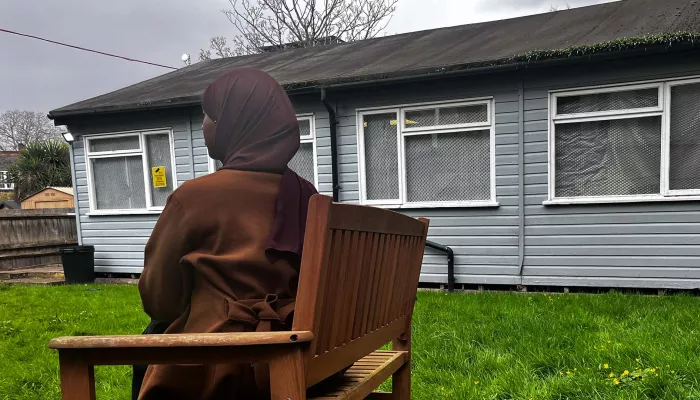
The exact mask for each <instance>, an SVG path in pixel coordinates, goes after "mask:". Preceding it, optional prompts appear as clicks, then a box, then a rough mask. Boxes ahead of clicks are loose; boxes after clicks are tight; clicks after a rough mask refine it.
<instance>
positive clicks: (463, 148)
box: [405, 130, 491, 202]
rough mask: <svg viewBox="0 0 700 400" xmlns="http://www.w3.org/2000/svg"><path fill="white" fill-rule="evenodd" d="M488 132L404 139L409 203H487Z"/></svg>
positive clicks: (488, 177) (488, 195)
mask: <svg viewBox="0 0 700 400" xmlns="http://www.w3.org/2000/svg"><path fill="white" fill-rule="evenodd" d="M490 139H491V132H490V131H488V130H483V131H472V132H458V133H440V134H434V135H416V136H406V137H405V141H406V190H407V194H408V201H409V202H433V201H465V200H489V199H490V198H491V156H490V153H491V146H490Z"/></svg>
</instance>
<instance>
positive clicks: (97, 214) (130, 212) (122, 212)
mask: <svg viewBox="0 0 700 400" xmlns="http://www.w3.org/2000/svg"><path fill="white" fill-rule="evenodd" d="M162 212H163V210H114V211H91V212H89V213H87V214H85V215H87V216H88V217H104V216H110V215H160V214H161V213H162Z"/></svg>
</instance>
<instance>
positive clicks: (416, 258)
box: [293, 196, 428, 386]
mask: <svg viewBox="0 0 700 400" xmlns="http://www.w3.org/2000/svg"><path fill="white" fill-rule="evenodd" d="M427 231H428V221H427V220H417V219H414V218H411V217H408V216H405V215H402V214H398V213H395V212H392V211H389V210H383V209H378V208H372V207H362V206H356V205H349V204H337V203H332V201H331V199H330V198H328V197H326V196H314V197H313V198H312V199H311V202H310V204H309V213H308V220H307V226H306V237H305V241H304V255H303V259H302V262H301V273H300V279H299V288H298V293H297V303H296V309H295V315H294V327H293V329H294V330H308V331H312V332H313V333H314V335H315V339H314V341H313V342H312V344H311V348H310V350H309V358H308V359H307V385H308V386H311V385H313V384H315V383H317V382H319V381H321V380H323V379H325V378H326V377H328V376H330V375H332V374H334V373H336V372H338V371H340V370H342V369H343V368H346V367H348V366H350V365H351V364H353V363H354V362H355V361H357V360H358V359H360V358H362V357H364V356H366V355H367V354H369V353H371V352H373V351H375V350H377V349H379V348H380V347H382V346H383V345H385V344H386V343H389V342H391V341H393V340H395V339H398V338H400V337H402V336H404V335H410V329H411V318H412V315H413V306H414V302H415V298H416V291H417V288H418V280H419V276H420V268H421V264H422V260H423V251H424V249H425V240H426V235H427ZM404 337H405V336H404Z"/></svg>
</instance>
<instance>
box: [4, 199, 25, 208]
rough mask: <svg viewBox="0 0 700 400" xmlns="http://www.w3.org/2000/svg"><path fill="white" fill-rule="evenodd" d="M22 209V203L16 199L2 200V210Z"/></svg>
mask: <svg viewBox="0 0 700 400" xmlns="http://www.w3.org/2000/svg"><path fill="white" fill-rule="evenodd" d="M3 209H6V210H21V209H22V205H21V204H19V203H18V202H16V201H14V200H5V201H0V210H3Z"/></svg>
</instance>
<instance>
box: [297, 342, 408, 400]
mask: <svg viewBox="0 0 700 400" xmlns="http://www.w3.org/2000/svg"><path fill="white" fill-rule="evenodd" d="M408 359H409V354H408V352H403V351H375V352H373V353H371V354H370V355H368V356H367V357H365V358H363V359H361V360H359V361H358V362H357V363H355V365H353V366H352V367H350V369H348V371H347V372H346V373H345V374H344V376H343V379H342V380H339V381H338V382H337V383H335V384H334V385H332V386H331V385H329V386H324V387H322V388H318V391H320V393H318V392H315V389H316V388H312V389H311V390H309V394H310V395H309V396H308V397H307V399H308V400H356V399H364V398H366V397H367V396H368V395H370V394H371V393H372V391H373V390H374V389H375V388H376V387H377V386H379V384H381V383H382V382H384V381H385V380H387V379H388V378H389V377H390V376H391V375H392V374H393V373H394V372H396V371H398V369H399V368H401V366H403V365H404V364H405V363H406V362H408ZM357 364H371V365H373V366H374V368H372V369H367V368H365V367H360V368H358V367H357ZM322 385H324V384H322Z"/></svg>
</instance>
